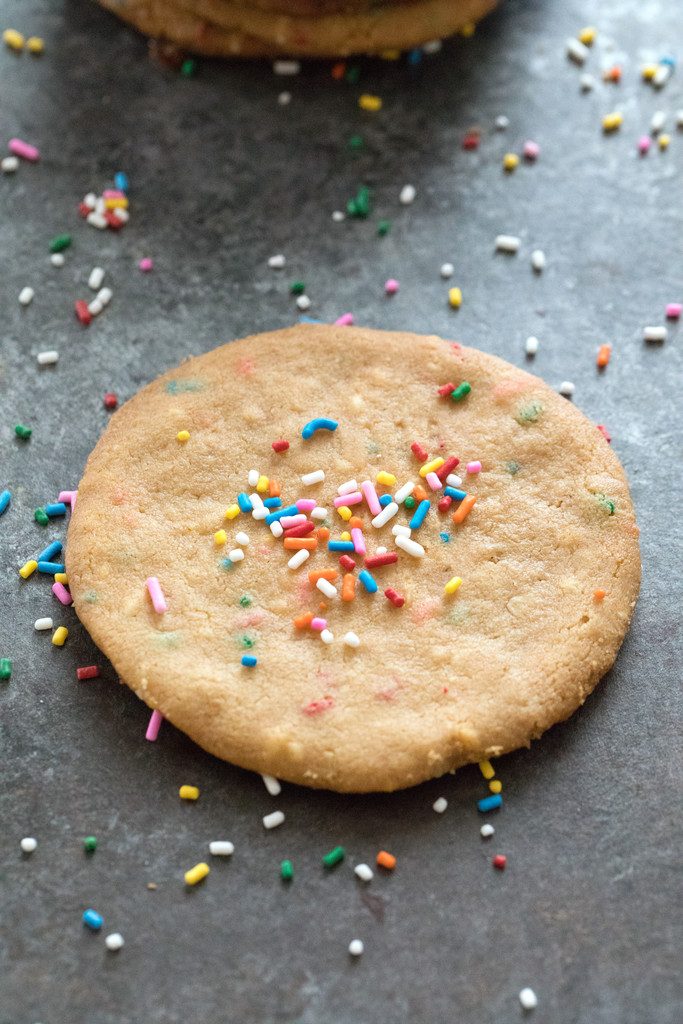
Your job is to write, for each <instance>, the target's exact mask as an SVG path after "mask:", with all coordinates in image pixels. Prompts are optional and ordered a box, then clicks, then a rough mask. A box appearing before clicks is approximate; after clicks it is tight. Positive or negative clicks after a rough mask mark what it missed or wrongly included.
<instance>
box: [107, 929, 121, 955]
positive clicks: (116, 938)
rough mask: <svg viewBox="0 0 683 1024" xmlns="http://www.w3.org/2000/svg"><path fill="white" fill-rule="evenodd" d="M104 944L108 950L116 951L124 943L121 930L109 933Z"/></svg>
mask: <svg viewBox="0 0 683 1024" xmlns="http://www.w3.org/2000/svg"><path fill="white" fill-rule="evenodd" d="M104 944H105V946H106V947H107V949H108V950H110V952H112V953H116V952H117V951H118V950H119V949H121V948H122V947H123V945H124V940H123V935H121V932H112V933H111V935H107V937H106V939H105V940H104Z"/></svg>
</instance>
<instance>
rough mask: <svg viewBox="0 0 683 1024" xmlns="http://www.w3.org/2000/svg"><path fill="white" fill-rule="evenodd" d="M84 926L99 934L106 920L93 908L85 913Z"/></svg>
mask: <svg viewBox="0 0 683 1024" xmlns="http://www.w3.org/2000/svg"><path fill="white" fill-rule="evenodd" d="M83 924H84V925H86V927H88V928H90V930H91V931H93V932H98V931H99V930H100V928H101V927H102V925H103V924H104V918H103V917H102V915H101V914H98V913H97V911H96V910H92V908H91V909H89V910H84V911H83Z"/></svg>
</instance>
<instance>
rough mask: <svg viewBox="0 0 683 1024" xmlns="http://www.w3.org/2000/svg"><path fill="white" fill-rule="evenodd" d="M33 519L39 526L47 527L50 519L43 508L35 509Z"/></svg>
mask: <svg viewBox="0 0 683 1024" xmlns="http://www.w3.org/2000/svg"><path fill="white" fill-rule="evenodd" d="M33 518H34V519H35V521H36V522H37V523H40V525H41V526H47V524H48V523H49V522H50V517H49V516H48V514H47V512H46V511H45V509H44V508H37V509H36V510H35V512H34V513H33Z"/></svg>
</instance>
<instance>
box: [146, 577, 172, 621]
mask: <svg viewBox="0 0 683 1024" xmlns="http://www.w3.org/2000/svg"><path fill="white" fill-rule="evenodd" d="M146 586H147V590H148V591H149V596H150V597H151V599H152V606H153V608H154V611H155V612H157V613H158V614H159V615H163V614H164V612H165V611H167V609H168V605H167V604H166V598H165V597H164V593H163V591H162V589H161V585H160V583H159V580H158V579H157V577H156V576H150V577H149V578H148V579H147V581H146Z"/></svg>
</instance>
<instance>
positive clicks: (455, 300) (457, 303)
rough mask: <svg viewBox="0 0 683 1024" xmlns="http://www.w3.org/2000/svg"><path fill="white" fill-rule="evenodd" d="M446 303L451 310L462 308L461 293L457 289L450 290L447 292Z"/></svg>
mask: <svg viewBox="0 0 683 1024" xmlns="http://www.w3.org/2000/svg"><path fill="white" fill-rule="evenodd" d="M448 301H449V302H450V304H451V306H452V307H453V309H460V307H461V306H462V292H461V291H460V289H459V288H451V289H450V291H449V292H448Z"/></svg>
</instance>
